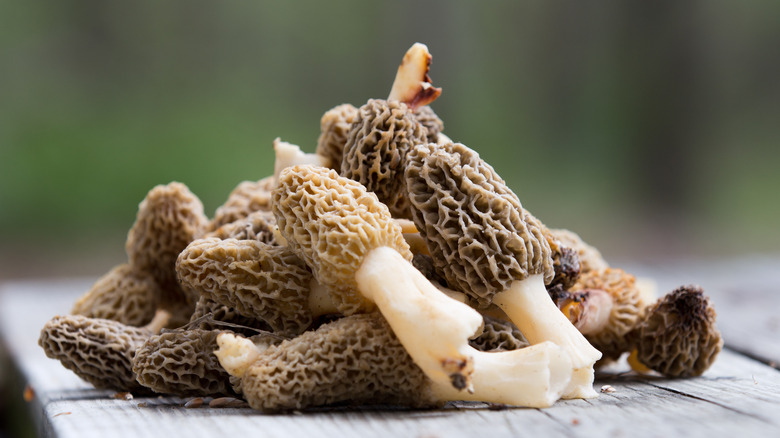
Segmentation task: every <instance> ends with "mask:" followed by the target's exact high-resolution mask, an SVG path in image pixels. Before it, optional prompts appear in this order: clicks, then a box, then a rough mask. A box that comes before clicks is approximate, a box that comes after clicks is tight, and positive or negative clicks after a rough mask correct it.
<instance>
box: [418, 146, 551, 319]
mask: <svg viewBox="0 0 780 438" xmlns="http://www.w3.org/2000/svg"><path fill="white" fill-rule="evenodd" d="M405 177H406V182H407V189H408V191H409V200H410V202H411V205H412V217H413V219H414V222H415V224H416V225H417V228H418V229H419V230H420V233H421V234H422V236H423V237H424V238H425V240H426V241H427V242H428V248H429V249H430V251H431V254H432V256H433V260H434V262H435V263H436V268H437V269H438V270H439V271H441V272H442V273H443V274H444V277H445V278H446V280H447V283H448V284H449V285H450V287H452V288H454V289H457V290H461V291H463V292H465V293H468V294H470V295H471V296H472V298H473V299H475V300H476V301H477V303H478V304H479V305H480V306H481V307H486V306H488V305H489V304H490V303H491V300H492V296H493V295H494V294H495V293H498V292H501V291H503V290H506V289H508V288H509V286H510V284H511V283H512V282H513V281H515V280H522V279H525V278H526V277H528V276H530V275H535V274H542V275H543V276H544V278H545V281H546V282H549V281H550V280H551V279H552V276H553V272H554V271H553V262H552V258H551V252H550V246H549V243H548V242H547V240H546V239H545V236H544V234H543V230H542V224H541V223H540V222H539V221H538V220H537V219H536V218H535V217H533V216H532V215H531V214H530V213H528V212H527V211H526V210H525V209H524V208H523V207H522V205H521V204H520V200H519V199H518V198H517V196H516V195H515V194H514V193H513V192H512V191H511V190H510V189H509V188H508V187H507V186H506V184H505V183H504V180H502V179H501V177H499V176H498V174H496V173H495V171H494V170H493V168H492V167H491V166H490V165H489V164H487V163H485V162H484V161H483V160H482V159H480V157H479V155H478V154H477V153H476V152H475V151H473V150H471V149H469V148H467V147H466V146H464V145H462V144H460V143H454V144H453V143H449V144H445V145H436V144H433V143H429V144H424V145H418V146H416V147H415V148H414V149H412V150H411V151H410V152H409V154H408V155H407V168H406V172H405Z"/></svg>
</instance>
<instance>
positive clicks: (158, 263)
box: [125, 182, 208, 321]
mask: <svg viewBox="0 0 780 438" xmlns="http://www.w3.org/2000/svg"><path fill="white" fill-rule="evenodd" d="M207 224H208V219H207V218H206V216H205V215H204V214H203V204H202V203H201V202H200V199H198V198H197V197H196V196H195V195H193V194H192V192H190V190H189V189H188V188H187V186H185V185H184V184H182V183H178V182H172V183H170V184H168V185H158V186H156V187H154V188H153V189H152V190H151V191H149V193H148V194H147V195H146V198H145V199H144V200H143V201H142V202H141V204H140V205H139V207H138V214H137V216H136V220H135V223H134V224H133V227H132V228H131V229H130V232H129V233H128V235H127V243H126V244H125V249H126V251H127V256H128V260H129V263H130V264H131V265H132V266H133V267H134V268H136V269H139V270H142V271H145V272H148V273H149V274H151V276H152V277H154V279H155V281H156V282H157V284H158V285H159V286H160V289H161V290H162V295H161V298H160V305H161V307H164V308H166V309H170V310H171V311H172V313H177V314H178V313H184V315H183V316H182V318H181V319H183V320H184V321H186V320H187V319H188V318H189V313H191V312H192V307H193V306H194V305H195V301H196V299H197V298H196V297H191V296H188V295H186V294H185V293H184V292H182V290H181V289H180V288H179V285H178V283H177V281H176V269H175V268H176V257H178V255H179V253H180V252H181V251H182V250H183V249H184V248H185V247H186V246H187V244H189V243H190V242H191V241H193V240H195V239H196V238H198V237H200V236H201V235H202V234H203V232H204V230H205V228H206V226H207Z"/></svg>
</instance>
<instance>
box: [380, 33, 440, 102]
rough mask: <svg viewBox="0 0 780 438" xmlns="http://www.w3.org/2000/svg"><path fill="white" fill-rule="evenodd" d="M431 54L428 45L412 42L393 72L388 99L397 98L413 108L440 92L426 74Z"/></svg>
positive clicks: (431, 100) (433, 98)
mask: <svg viewBox="0 0 780 438" xmlns="http://www.w3.org/2000/svg"><path fill="white" fill-rule="evenodd" d="M431 59H432V56H431V54H430V52H428V46H426V45H425V44H422V43H414V45H412V47H410V48H409V50H407V51H406V54H404V57H403V59H402V60H401V64H400V65H399V66H398V71H397V72H396V74H395V80H394V81H393V87H392V88H391V89H390V95H389V96H388V97H387V99H388V100H398V101H401V102H403V103H405V104H406V105H408V106H409V107H410V108H412V109H413V110H414V109H415V108H418V107H421V106H424V105H427V104H429V103H431V102H433V101H434V100H436V98H437V97H439V95H440V94H441V88H435V87H434V86H433V85H432V84H431V82H430V81H431V78H430V77H429V76H428V69H429V68H430V65H431Z"/></svg>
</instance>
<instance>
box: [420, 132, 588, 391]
mask: <svg viewBox="0 0 780 438" xmlns="http://www.w3.org/2000/svg"><path fill="white" fill-rule="evenodd" d="M405 177H406V184H407V189H408V191H409V200H410V203H411V206H412V218H413V219H414V222H415V223H416V224H417V228H418V229H419V230H420V233H421V235H422V236H423V237H424V238H425V239H426V241H427V242H428V248H429V249H430V250H431V253H432V256H433V260H434V263H435V265H436V268H437V269H438V270H439V271H440V272H442V273H443V274H444V277H445V278H446V280H447V283H448V285H449V286H450V287H451V288H453V289H455V290H460V291H462V292H464V293H466V294H468V295H469V296H470V297H472V299H473V300H474V301H475V303H476V304H477V305H478V306H480V307H483V308H485V307H487V306H489V305H490V304H491V303H495V304H497V305H498V306H499V307H501V309H502V310H504V312H506V314H507V315H508V316H509V318H510V319H511V321H512V322H513V323H515V324H516V325H517V327H518V328H519V329H520V331H521V332H522V333H523V334H524V335H525V337H526V338H527V339H528V341H529V342H530V343H531V344H532V345H533V344H536V343H538V342H542V341H552V342H553V343H555V344H557V345H560V346H561V347H563V349H564V350H565V351H566V352H567V353H568V354H569V355H570V356H571V359H572V362H573V364H574V368H575V370H576V371H575V378H574V381H573V382H572V387H571V388H570V391H568V392H567V394H566V395H567V396H568V397H593V396H596V395H597V394H596V392H595V391H594V390H593V387H592V383H593V365H594V363H595V362H596V361H597V360H598V359H599V358H600V357H601V353H599V351H598V350H596V349H595V348H593V347H592V346H591V345H590V344H589V343H588V341H587V340H586V339H585V338H584V336H583V335H582V334H581V333H580V332H579V331H577V329H576V328H575V327H574V326H573V325H572V324H571V323H570V322H569V321H568V319H566V317H565V316H564V315H563V314H562V313H561V312H560V311H559V310H558V308H557V307H556V306H555V304H554V303H553V302H552V300H551V299H550V296H549V295H548V293H547V290H546V288H545V283H549V282H550V280H552V277H553V274H554V270H553V262H552V257H551V253H550V246H549V243H548V242H547V240H546V238H545V236H544V233H543V225H542V224H541V222H539V221H538V220H537V219H536V218H535V217H533V216H532V215H531V214H530V213H528V212H527V211H526V210H525V209H524V208H523V207H522V205H521V204H520V200H519V199H518V198H517V196H516V195H515V194H514V193H513V192H512V191H511V190H510V189H509V188H508V187H507V186H506V184H505V183H504V181H503V179H501V178H500V177H499V176H498V174H496V173H495V171H494V170H493V168H492V167H491V166H490V165H489V164H487V163H485V162H484V161H483V160H482V159H480V157H479V155H478V154H477V153H476V152H474V151H473V150H471V149H469V148H467V147H466V146H464V145H462V144H459V143H455V144H453V143H449V144H446V145H437V144H433V143H429V144H425V145H423V144H421V145H418V146H416V147H415V148H414V149H412V150H411V151H410V152H409V154H407V167H406V171H405Z"/></svg>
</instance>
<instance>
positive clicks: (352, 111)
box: [316, 103, 358, 172]
mask: <svg viewBox="0 0 780 438" xmlns="http://www.w3.org/2000/svg"><path fill="white" fill-rule="evenodd" d="M357 112H358V109H357V108H355V107H354V106H353V105H350V104H348V103H344V104H341V105H338V106H336V107H333V108H331V109H329V110H328V111H326V112H325V114H323V115H322V119H321V120H320V137H319V139H318V140H317V150H316V153H317V154H319V155H322V156H323V157H326V158H327V159H328V160H329V161H330V163H332V165H333V166H335V167H334V170H336V171H337V172H338V171H340V170H341V160H342V158H343V156H344V145H345V144H347V134H348V133H349V129H350V128H351V127H352V123H353V122H354V121H355V116H357Z"/></svg>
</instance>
